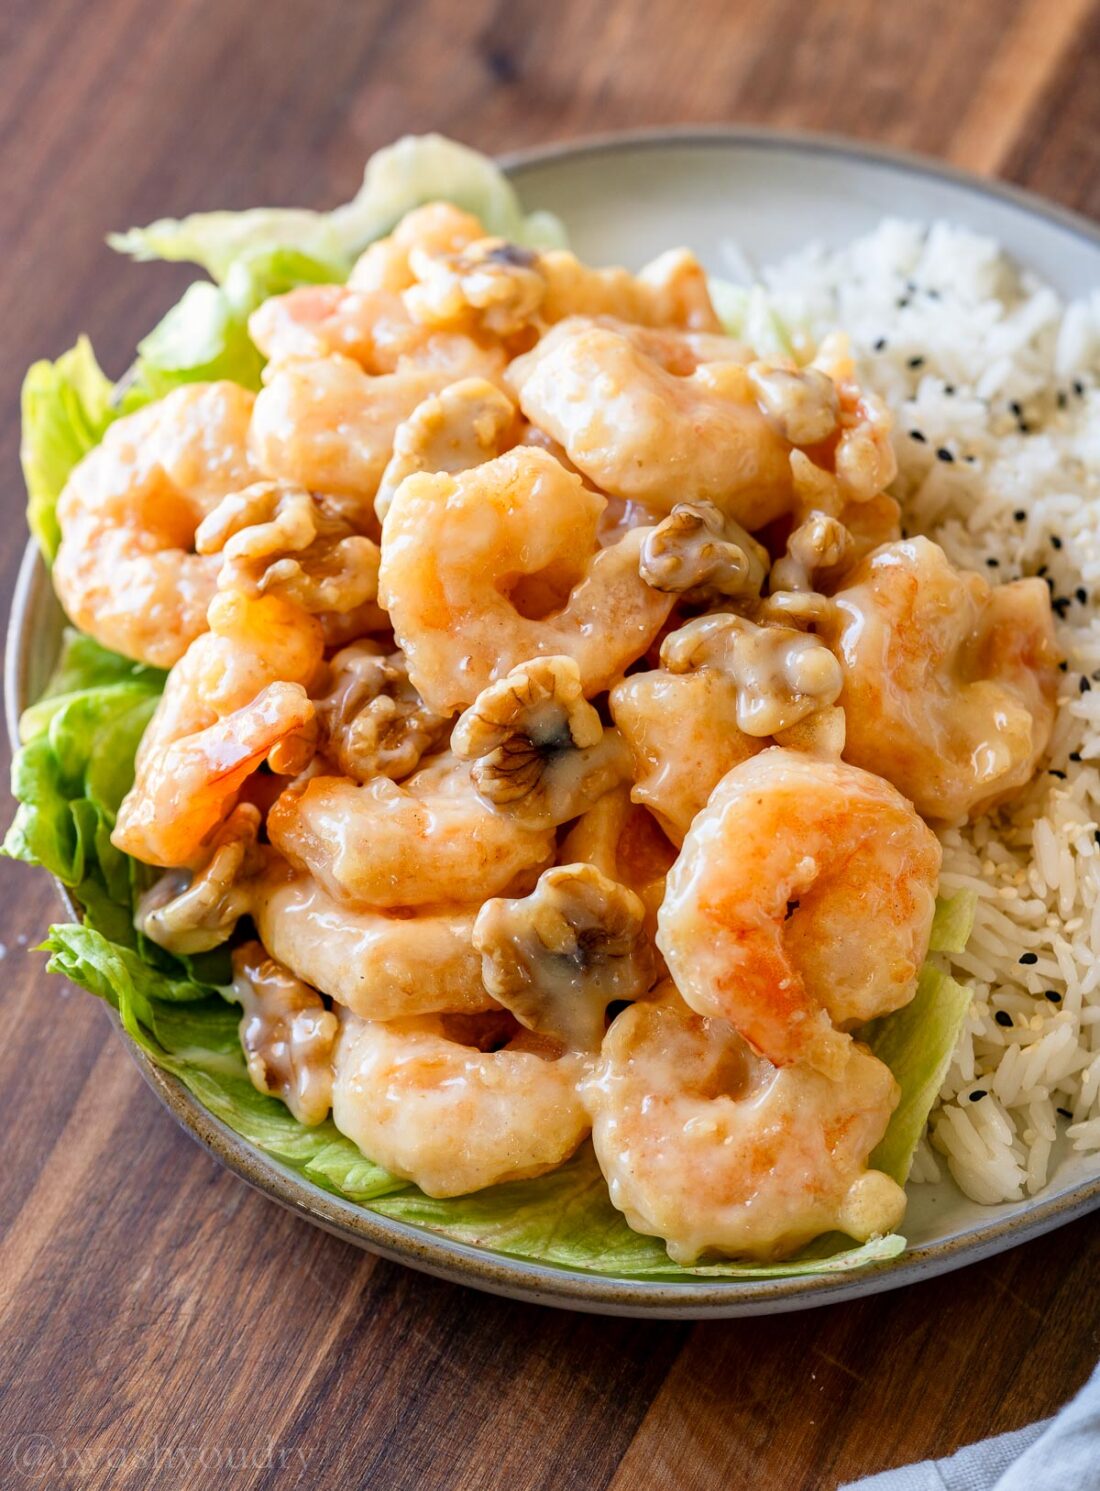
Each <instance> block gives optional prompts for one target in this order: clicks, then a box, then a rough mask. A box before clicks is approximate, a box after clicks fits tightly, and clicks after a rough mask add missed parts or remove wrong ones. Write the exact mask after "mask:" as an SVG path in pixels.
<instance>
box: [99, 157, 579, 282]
mask: <svg viewBox="0 0 1100 1491" xmlns="http://www.w3.org/2000/svg"><path fill="white" fill-rule="evenodd" d="M437 198H443V199H445V200H446V201H448V202H454V203H455V204H456V205H457V206H459V207H464V208H466V209H467V210H468V211H469V212H473V213H476V214H477V216H478V217H480V218H481V220H482V222H483V223H484V224H485V227H486V229H487V230H488V232H490V233H493V234H499V235H500V236H501V237H504V238H510V239H512V240H513V241H514V242H517V243H523V244H527V245H528V246H529V247H532V248H547V247H556V246H559V245H561V244H562V243H564V242H565V233H564V230H563V229H562V226H561V224H560V223H559V222H558V220H557V219H556V218H555V217H553V216H552V215H551V214H550V213H545V212H538V213H533V214H531V215H530V216H527V217H525V216H524V213H523V209H522V207H521V206H520V202H519V198H518V197H517V195H516V192H515V189H514V187H513V186H512V185H511V183H510V182H509V181H508V178H507V177H506V176H505V175H504V174H503V172H502V171H501V170H500V168H499V167H498V166H497V165H495V164H494V163H493V162H492V161H491V160H489V159H488V158H487V157H486V156H484V155H480V154H479V153H478V152H477V151H476V150H470V149H468V148H467V146H465V145H459V144H458V143H457V142H456V141H454V140H447V139H444V138H443V136H441V135H422V136H413V135H406V136H405V137H404V139H401V140H398V141H397V142H396V143H395V144H393V145H390V146H388V147H387V148H386V149H385V150H379V151H377V152H376V153H375V154H374V155H372V156H371V158H370V160H369V161H368V162H367V166H366V170H365V172H364V175H363V184H362V186H361V187H360V188H359V190H358V192H357V193H356V194H355V196H354V197H353V198H352V200H351V201H350V202H348V203H346V204H345V205H344V206H343V207H337V208H336V209H335V210H334V211H332V212H307V211H303V210H301V209H298V208H286V207H253V208H249V209H247V210H245V211H243V212H196V213H192V214H191V215H190V216H189V217H185V218H161V219H160V220H159V221H158V222H155V223H150V224H149V226H148V227H146V228H131V229H130V230H129V232H126V233H113V234H111V236H110V237H109V238H108V240H107V241H108V243H109V244H110V245H111V247H112V248H114V249H117V250H118V252H119V253H123V254H129V255H130V256H131V257H132V258H134V259H139V260H150V259H171V260H177V261H178V260H187V261H190V262H191V263H194V264H201V265H202V267H203V268H204V269H205V270H206V271H207V273H208V274H209V275H210V276H211V278H212V279H214V280H216V281H218V282H219V283H220V282H222V281H224V280H226V279H227V278H228V276H229V274H230V272H231V270H232V268H233V266H234V264H236V263H237V262H238V261H239V260H240V259H241V258H242V256H247V255H250V254H253V253H255V252H257V251H262V250H267V249H297V250H299V251H301V252H302V253H303V254H306V255H308V256H310V257H311V258H316V259H322V260H327V261H331V262H334V263H337V264H343V265H344V266H345V272H346V270H347V269H349V268H350V267H351V264H352V262H353V260H354V259H355V257H356V256H357V254H359V253H360V252H361V251H362V250H363V249H364V248H365V247H366V246H367V244H368V243H371V242H372V241H373V240H374V239H375V238H380V237H381V236H382V235H383V234H384V233H388V232H389V231H390V229H391V228H393V227H394V225H395V224H396V223H397V222H398V221H399V220H400V219H401V218H402V217H403V216H404V215H405V213H406V212H408V211H409V210H410V209H411V208H413V207H419V206H420V205H422V204H423V203H424V202H431V201H434V200H436V199H437Z"/></svg>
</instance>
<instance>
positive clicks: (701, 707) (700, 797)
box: [609, 634, 764, 844]
mask: <svg viewBox="0 0 1100 1491" xmlns="http://www.w3.org/2000/svg"><path fill="white" fill-rule="evenodd" d="M673 635H675V634H673ZM739 698H740V694H739V689H738V686H737V683H736V680H734V679H733V678H731V677H730V676H729V674H727V673H725V672H723V671H721V670H720V669H718V668H713V667H705V668H700V669H698V670H697V671H695V672H691V673H669V672H668V671H667V670H666V669H664V668H657V669H654V670H653V671H652V672H649V673H632V674H631V675H630V677H629V678H624V679H623V681H622V683H619V684H616V685H615V687H614V688H613V689H612V690H611V695H610V699H609V703H610V706H611V716H612V718H613V719H614V721H615V724H616V726H617V727H618V729H619V731H620V732H621V734H622V735H623V737H624V739H625V740H626V743H627V745H628V746H629V747H630V752H631V756H632V758H633V775H634V786H633V788H632V790H631V797H632V799H633V801H634V802H636V803H641V804H643V805H644V806H645V807H646V808H648V809H649V811H650V812H651V813H652V814H653V816H654V817H655V818H656V819H657V822H658V823H659V824H660V825H661V827H662V828H663V829H664V831H665V833H666V834H667V835H668V837H669V838H670V839H671V840H672V842H673V843H674V844H682V843H683V842H684V835H685V834H686V833H687V831H688V829H689V828H690V827H691V823H692V820H693V819H694V817H695V815H696V814H697V813H698V812H699V811H700V810H701V809H702V808H703V807H704V806H705V805H706V801H707V798H708V797H709V796H710V794H711V793H712V792H713V790H714V788H715V787H716V786H717V785H718V783H719V782H720V781H721V780H722V778H723V777H724V776H725V775H726V773H727V772H728V771H730V770H732V768H733V767H735V766H737V765H739V764H740V763H741V762H742V761H747V760H748V758H749V757H750V756H753V755H755V754H756V752H757V751H759V750H761V749H763V745H764V742H763V741H762V740H758V739H756V738H754V737H753V736H751V735H746V734H745V733H744V732H743V731H742V730H741V728H740V727H739V725H738V723H737V711H738V707H739Z"/></svg>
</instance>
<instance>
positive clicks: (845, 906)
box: [657, 746, 941, 1077]
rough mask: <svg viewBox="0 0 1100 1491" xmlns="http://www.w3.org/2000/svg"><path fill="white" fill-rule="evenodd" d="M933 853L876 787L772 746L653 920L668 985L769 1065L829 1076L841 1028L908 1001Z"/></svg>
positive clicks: (924, 946)
mask: <svg viewBox="0 0 1100 1491" xmlns="http://www.w3.org/2000/svg"><path fill="white" fill-rule="evenodd" d="M940 859H941V850H940V845H939V841H938V840H937V838H936V836H935V834H933V833H932V831H931V829H929V828H928V827H927V826H926V825H925V824H924V823H923V822H922V821H921V820H920V819H919V818H918V817H917V815H916V813H915V812H914V811H913V808H912V806H911V805H910V803H909V802H907V801H906V799H905V798H903V797H902V796H901V794H900V793H899V792H898V791H897V790H896V789H895V788H893V787H891V786H890V784H889V783H888V782H885V781H883V780H882V778H881V777H877V776H873V775H872V774H871V773H870V772H867V771H861V770H859V769H858V768H857V767H854V766H848V765H846V764H844V763H843V762H833V761H826V760H818V759H816V758H814V757H812V756H808V755H804V754H802V753H800V752H798V751H792V750H785V749H783V748H782V747H779V746H774V747H772V748H771V749H769V750H766V751H763V752H762V753H761V754H760V755H758V756H754V757H752V758H751V760H749V761H745V762H742V764H741V765H740V766H736V767H734V769H733V770H732V771H731V772H730V773H729V774H728V775H727V776H725V777H724V778H723V779H722V781H721V782H720V783H719V784H718V786H717V787H716V788H715V789H714V792H713V793H712V794H711V797H710V800H709V802H708V803H707V806H706V807H705V808H704V809H703V811H702V812H701V813H700V814H699V816H698V817H697V818H696V819H695V821H694V822H693V823H692V825H691V828H690V830H689V832H688V835H687V837H686V838H685V840H684V847H683V850H682V851H681V854H680V857H679V859H678V860H677V861H676V864H675V865H674V866H673V867H672V870H671V872H670V874H669V877H668V890H667V893H666V896H665V900H664V904H663V905H662V907H661V910H660V913H659V915H658V919H657V925H658V932H657V945H658V947H659V948H660V949H661V952H662V953H663V954H664V957H665V961H666V963H667V964H668V969H669V972H670V973H671V975H672V977H673V979H674V980H675V982H676V987H677V988H678V989H679V991H680V993H681V994H682V995H683V997H684V999H685V1000H686V1001H687V1002H688V1004H690V1005H691V1007H692V1008H693V1009H694V1010H696V1011H698V1013H699V1014H702V1015H712V1016H722V1017H724V1018H726V1019H728V1020H729V1021H730V1022H731V1023H732V1024H733V1025H734V1026H736V1028H737V1029H738V1030H739V1031H740V1032H741V1034H742V1035H743V1036H744V1037H745V1039H746V1040H747V1041H748V1042H749V1044H750V1045H751V1046H752V1047H753V1049H754V1050H756V1051H759V1052H760V1053H761V1054H762V1055H764V1056H766V1057H767V1058H768V1060H769V1061H772V1062H774V1063H775V1064H776V1065H777V1066H786V1065H787V1064H789V1063H791V1062H805V1063H808V1064H809V1065H811V1066H813V1067H815V1068H816V1069H817V1070H818V1071H821V1072H824V1073H825V1074H826V1075H828V1076H834V1077H835V1076H839V1075H840V1074H841V1073H842V1072H843V1071H844V1069H845V1064H846V1062H848V1061H849V1060H850V1058H851V1054H852V1051H853V1049H854V1048H853V1043H852V1040H851V1038H850V1037H849V1036H848V1035H846V1034H844V1033H843V1032H844V1031H846V1030H848V1029H850V1028H852V1027H854V1026H857V1025H860V1024H862V1023H863V1022H864V1021H866V1020H870V1019H872V1018H874V1017H875V1016H876V1015H883V1014H887V1013H888V1012H889V1011H891V1010H896V1009H900V1008H901V1006H902V1005H904V1004H907V1003H908V1002H909V1000H910V999H911V998H912V997H913V994H914V992H915V991H916V986H917V975H918V973H919V971H920V967H921V964H922V963H923V961H924V958H925V955H926V953H927V951H928V939H929V935H930V933H931V928H932V913H933V910H934V908H935V897H936V885H937V880H938V876H939V869H940Z"/></svg>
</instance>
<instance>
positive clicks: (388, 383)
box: [239, 357, 455, 531]
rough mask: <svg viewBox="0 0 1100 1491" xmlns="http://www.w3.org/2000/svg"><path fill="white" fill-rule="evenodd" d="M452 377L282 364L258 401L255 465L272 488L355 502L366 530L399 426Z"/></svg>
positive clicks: (335, 361)
mask: <svg viewBox="0 0 1100 1491" xmlns="http://www.w3.org/2000/svg"><path fill="white" fill-rule="evenodd" d="M454 377H455V374H454V373H453V372H452V371H450V370H445V369H444V370H440V369H432V368H410V369H408V370H405V371H402V372H396V373H386V374H383V375H381V376H379V377H376V378H374V377H371V376H370V375H369V374H367V373H365V372H364V371H363V369H362V368H361V367H360V366H359V364H358V363H357V362H352V360H351V358H349V357H325V358H320V359H313V360H302V361H294V362H288V363H285V364H283V365H281V366H279V367H276V368H274V369H273V371H272V372H271V373H270V374H269V377H268V381H267V385H266V387H264V388H263V389H261V391H260V392H259V393H258V394H257V395H256V406H255V410H254V412H253V415H252V424H251V427H250V430H249V448H250V450H251V453H252V459H253V461H254V462H255V465H256V467H258V468H259V470H260V471H261V472H262V473H263V474H264V475H265V476H269V477H272V478H274V479H275V480H277V481H283V482H286V483H288V484H289V485H291V486H294V487H302V488H305V490H307V491H311V492H325V493H331V494H333V495H335V496H337V497H345V498H357V499H359V502H360V504H361V509H362V519H361V522H362V527H363V531H366V527H367V523H368V522H369V521H371V520H372V519H373V507H372V504H373V501H374V495H375V493H376V492H377V490H378V483H379V482H380V481H381V479H382V473H383V472H384V471H385V469H386V465H387V463H388V461H389V459H390V456H391V455H392V454H393V441H394V436H395V434H396V433H397V427H398V426H399V425H400V424H401V422H402V420H405V419H408V417H409V415H410V414H412V412H413V410H414V409H415V408H416V407H417V405H418V404H420V403H422V402H423V401H424V400H425V399H426V398H427V397H428V396H429V395H430V394H434V393H439V392H440V391H441V390H442V389H444V388H446V387H447V385H448V384H449V383H451V382H453V380H454ZM239 485H242V486H243V485H244V483H243V482H241V483H240V484H239Z"/></svg>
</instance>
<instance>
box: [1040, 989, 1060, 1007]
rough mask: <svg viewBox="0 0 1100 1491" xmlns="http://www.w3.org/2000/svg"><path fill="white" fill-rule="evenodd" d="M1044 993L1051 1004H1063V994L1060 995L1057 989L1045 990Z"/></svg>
mask: <svg viewBox="0 0 1100 1491" xmlns="http://www.w3.org/2000/svg"><path fill="white" fill-rule="evenodd" d="M1044 993H1045V994H1046V997H1047V998H1048V999H1049V1000H1050V1002H1051V1004H1061V1002H1062V996H1061V994H1059V993H1058V990H1057V989H1046V990H1044Z"/></svg>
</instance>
